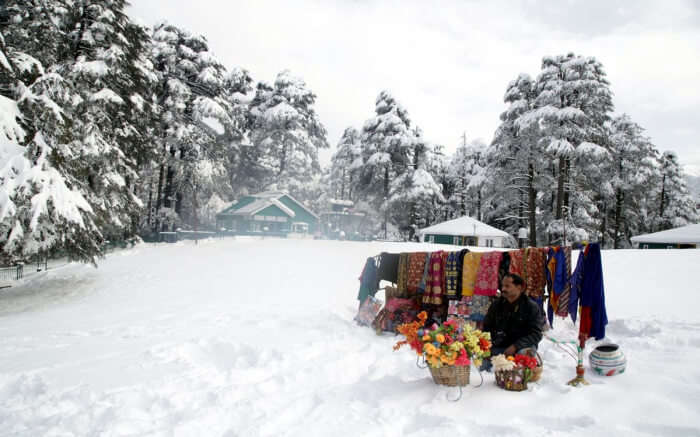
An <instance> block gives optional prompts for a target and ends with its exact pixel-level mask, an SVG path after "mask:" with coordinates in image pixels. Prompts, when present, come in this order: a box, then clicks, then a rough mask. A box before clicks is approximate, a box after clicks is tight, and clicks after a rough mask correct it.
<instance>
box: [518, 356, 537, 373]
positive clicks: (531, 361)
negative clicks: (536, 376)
mask: <svg viewBox="0 0 700 437" xmlns="http://www.w3.org/2000/svg"><path fill="white" fill-rule="evenodd" d="M515 364H516V365H518V366H520V367H527V368H528V369H530V370H532V369H534V368H535V367H537V359H536V358H534V357H531V356H529V355H516V356H515Z"/></svg>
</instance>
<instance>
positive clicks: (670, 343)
mask: <svg viewBox="0 0 700 437" xmlns="http://www.w3.org/2000/svg"><path fill="white" fill-rule="evenodd" d="M437 247H439V246H436V245H427V244H408V243H404V244H401V243H356V242H338V241H310V240H278V239H265V240H257V239H237V240H232V239H229V240H212V241H204V242H200V244H199V245H197V246H195V245H194V243H193V242H183V243H177V244H173V245H159V246H157V245H141V246H138V247H136V248H134V249H131V250H126V251H122V252H115V253H112V254H110V255H108V257H107V258H106V259H105V260H103V261H102V262H101V263H100V266H99V268H98V269H94V268H93V267H91V266H87V265H80V264H69V265H65V266H63V267H60V268H56V269H53V270H49V271H48V272H42V273H39V274H36V275H32V276H31V277H30V278H28V279H27V280H26V281H25V282H24V283H23V284H22V285H20V286H16V287H13V288H10V289H5V290H2V291H0V435H2V436H14V435H22V436H40V435H56V436H58V435H61V436H66V435H78V436H88V435H104V436H122V435H124V436H126V435H129V436H133V435H154V436H155V435H158V436H161V435H162V436H195V435H207V436H219V435H221V436H229V437H231V436H239V435H240V436H257V435H271V436H272V435H275V436H277V435H305V436H309V435H362V436H371V435H377V436H380V435H395V436H399V435H401V436H403V435H408V436H410V435H415V436H426V435H438V434H442V435H502V436H505V435H527V436H533V435H581V436H583V435H585V436H590V435H611V436H612V435H614V436H619V435H665V436H690V435H700V415H698V405H700V366H699V365H698V363H700V316H699V315H698V310H699V308H700V285H699V284H700V279H699V277H698V274H697V273H698V266H700V250H684V251H666V250H650V251H635V250H620V251H605V252H603V263H604V273H605V284H606V294H607V304H608V315H609V318H610V324H609V325H608V340H610V341H614V342H616V343H618V344H620V345H621V346H622V348H623V351H624V352H625V354H626V355H627V357H628V363H629V364H628V370H627V372H626V373H625V374H623V375H619V376H615V377H610V378H606V377H600V376H596V375H594V374H593V373H592V372H591V371H590V370H589V371H588V372H587V378H588V380H589V381H590V382H591V385H590V386H588V387H583V388H573V387H570V386H567V385H566V381H568V380H569V379H571V378H572V377H573V376H574V365H575V363H574V361H573V360H572V359H571V358H570V357H569V356H568V355H566V354H565V353H564V352H562V351H560V350H559V349H557V348H556V347H554V345H553V344H552V343H550V342H549V341H547V340H544V341H543V342H542V344H541V347H540V350H541V352H542V355H543V356H544V361H545V372H544V375H543V378H542V380H541V381H540V382H539V383H536V384H530V389H529V390H528V391H527V392H522V393H512V392H505V391H502V390H500V389H499V388H497V387H496V386H495V384H494V381H493V375H491V374H486V375H485V376H484V378H485V381H484V384H483V385H482V386H481V387H480V388H469V389H466V390H465V391H464V396H463V398H462V399H461V400H460V401H459V402H450V401H448V400H447V397H448V396H455V395H456V394H457V391H456V389H454V388H453V389H448V388H445V387H441V386H436V385H435V384H433V382H432V380H431V379H430V375H429V373H428V370H425V369H424V370H421V369H418V368H417V367H416V365H415V356H414V355H413V353H412V352H410V351H408V350H401V351H398V352H393V351H392V348H391V346H392V345H393V343H394V342H395V341H396V340H397V339H396V338H394V337H393V336H390V335H385V336H377V335H376V334H375V333H374V332H373V331H371V330H370V329H368V328H361V327H358V326H356V325H355V323H354V322H353V321H352V318H353V316H354V315H355V311H356V307H357V302H356V300H355V297H356V293H357V288H358V281H357V277H358V276H359V274H360V271H361V269H362V266H363V264H364V260H365V258H366V257H367V256H371V255H375V254H377V253H379V252H380V251H382V250H387V251H411V250H418V249H426V248H427V249H430V248H437ZM450 247H452V246H450ZM443 248H444V246H443ZM379 296H381V293H380V294H379ZM550 334H551V335H554V336H556V337H558V338H573V337H574V336H575V327H574V326H573V325H572V324H571V322H570V321H568V320H567V321H563V320H560V319H558V320H557V322H556V323H555V330H554V332H553V333H550ZM590 346H592V344H590V345H589V349H590ZM587 353H588V351H587ZM472 383H478V376H477V375H475V372H473V374H472ZM447 433H450V434H447Z"/></svg>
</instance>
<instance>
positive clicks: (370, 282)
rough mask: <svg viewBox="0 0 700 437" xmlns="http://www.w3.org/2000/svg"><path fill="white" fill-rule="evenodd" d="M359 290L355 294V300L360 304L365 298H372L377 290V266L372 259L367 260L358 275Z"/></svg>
mask: <svg viewBox="0 0 700 437" xmlns="http://www.w3.org/2000/svg"><path fill="white" fill-rule="evenodd" d="M359 279H360V290H359V291H358V293H357V300H359V301H360V303H362V302H364V301H365V300H366V299H367V296H374V294H375V293H376V292H377V289H378V288H379V280H378V279H377V265H376V263H375V262H374V258H367V261H365V267H364V268H363V269H362V273H361V274H360V278H359Z"/></svg>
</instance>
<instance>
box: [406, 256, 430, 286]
mask: <svg viewBox="0 0 700 437" xmlns="http://www.w3.org/2000/svg"><path fill="white" fill-rule="evenodd" d="M426 255H427V254H426V253H425V252H413V253H410V254H409V255H408V275H407V277H406V289H407V290H408V293H409V294H416V293H417V292H418V285H419V284H420V282H421V279H422V278H423V270H424V268H425V257H426Z"/></svg>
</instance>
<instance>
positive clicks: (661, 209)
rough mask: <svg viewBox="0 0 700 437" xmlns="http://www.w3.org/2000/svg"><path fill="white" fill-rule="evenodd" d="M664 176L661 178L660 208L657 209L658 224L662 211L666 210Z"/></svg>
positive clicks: (662, 214) (661, 217)
mask: <svg viewBox="0 0 700 437" xmlns="http://www.w3.org/2000/svg"><path fill="white" fill-rule="evenodd" d="M665 203H666V175H663V176H662V177H661V206H660V207H659V222H661V220H662V219H663V216H664V209H665V208H666V205H665Z"/></svg>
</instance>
